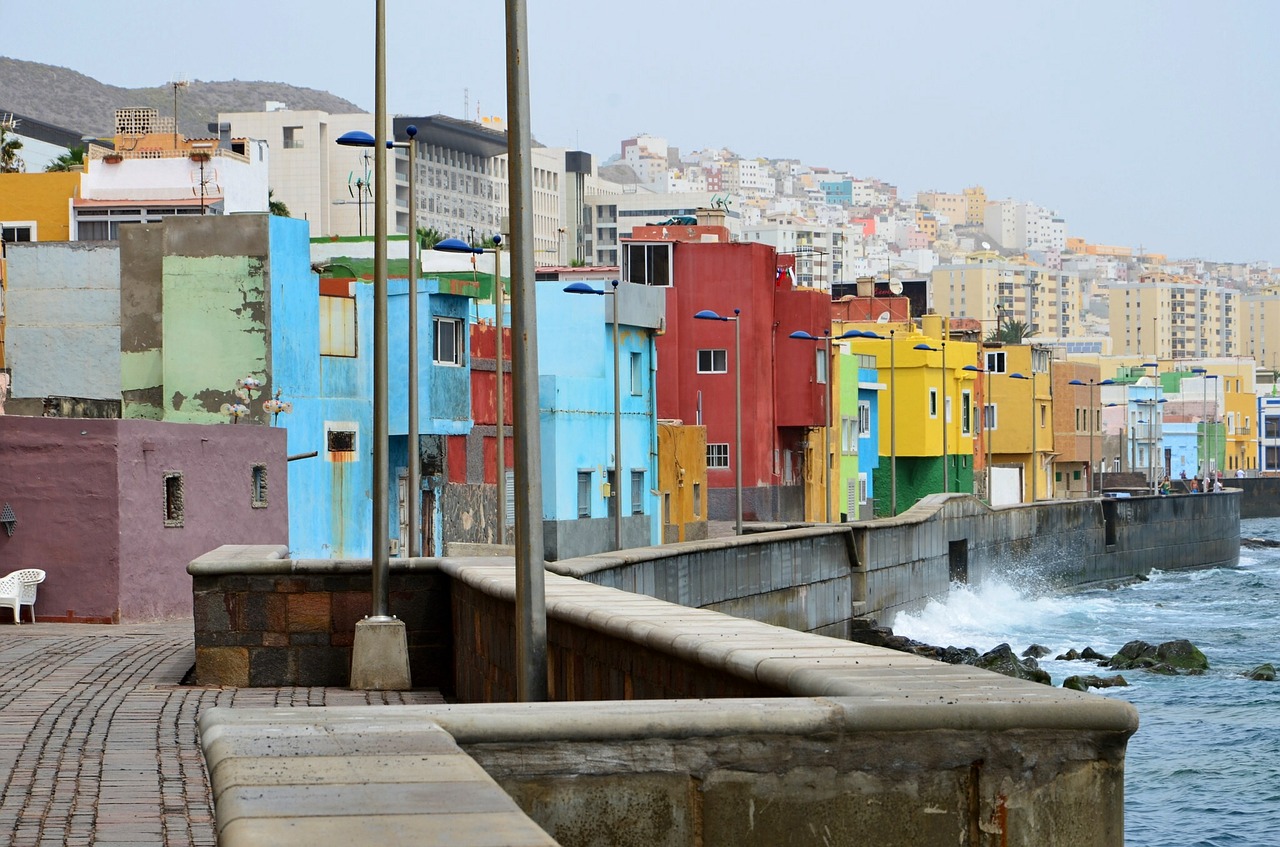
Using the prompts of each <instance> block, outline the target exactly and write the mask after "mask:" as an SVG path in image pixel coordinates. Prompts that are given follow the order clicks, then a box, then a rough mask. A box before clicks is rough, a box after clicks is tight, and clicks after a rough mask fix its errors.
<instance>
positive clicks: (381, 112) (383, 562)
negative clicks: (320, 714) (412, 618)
mask: <svg viewBox="0 0 1280 847" xmlns="http://www.w3.org/2000/svg"><path fill="white" fill-rule="evenodd" d="M376 18H377V20H376V24H375V25H376V27H377V30H378V35H377V49H376V51H375V52H376V53H377V58H376V61H375V64H376V71H375V74H374V77H375V81H374V92H373V100H374V106H373V112H374V115H373V123H374V127H373V166H374V173H376V174H377V175H378V178H377V179H376V180H375V181H374V191H373V207H374V210H375V211H374V223H373V615H372V617H373V619H374V620H375V621H382V620H390V617H389V615H388V586H387V579H388V577H389V575H390V572H391V563H390V562H389V561H388V558H387V557H388V556H389V555H390V547H391V539H390V527H389V526H388V524H387V516H388V514H389V510H388V508H387V505H388V504H387V500H388V497H389V495H390V492H389V491H388V489H387V417H388V413H387V180H386V179H385V176H386V167H387V127H386V121H387V4H386V0H377V11H376Z"/></svg>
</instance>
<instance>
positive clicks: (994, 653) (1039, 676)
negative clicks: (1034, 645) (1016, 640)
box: [973, 644, 1053, 685]
mask: <svg viewBox="0 0 1280 847" xmlns="http://www.w3.org/2000/svg"><path fill="white" fill-rule="evenodd" d="M973 664H974V666H975V667H979V668H983V669H985V670H989V671H995V672H996V673H1001V674H1004V675H1005V676H1011V677H1013V678H1014V679H1029V680H1031V681H1032V682H1039V683H1043V684H1044V685H1052V684H1053V681H1052V680H1051V679H1050V678H1049V674H1048V673H1047V672H1046V671H1043V670H1041V669H1040V666H1039V665H1037V664H1036V663H1035V660H1034V659H1027V660H1025V661H1022V660H1019V659H1018V657H1017V656H1016V655H1014V652H1013V648H1012V647H1010V646H1009V645H1008V644H1000V645H998V646H996V647H994V648H992V649H991V650H989V651H987V652H986V653H983V654H982V655H981V656H979V657H978V659H977V660H976V661H975V662H974V663H973Z"/></svg>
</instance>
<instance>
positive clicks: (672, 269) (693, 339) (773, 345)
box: [622, 223, 831, 520]
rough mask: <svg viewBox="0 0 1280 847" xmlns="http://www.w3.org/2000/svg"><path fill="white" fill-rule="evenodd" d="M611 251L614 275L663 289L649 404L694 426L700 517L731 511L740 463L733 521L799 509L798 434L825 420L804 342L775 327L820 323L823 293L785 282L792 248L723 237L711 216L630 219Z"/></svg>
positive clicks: (817, 329) (787, 515) (824, 320)
mask: <svg viewBox="0 0 1280 847" xmlns="http://www.w3.org/2000/svg"><path fill="white" fill-rule="evenodd" d="M623 256H624V263H623V267H622V275H623V278H624V279H626V280H629V281H631V282H636V283H639V284H643V285H647V286H652V287H654V288H658V289H661V290H662V292H663V293H664V294H665V296H666V328H665V332H664V333H663V334H662V335H661V336H660V337H659V338H658V343H657V354H658V359H659V361H660V362H661V363H662V365H661V367H660V368H659V370H658V410H657V411H658V416H659V417H661V418H664V419H680V420H683V421H685V422H692V423H694V424H695V425H697V424H700V425H705V426H706V429H707V484H708V486H709V487H710V490H709V492H708V493H709V495H710V496H709V498H708V514H709V515H710V517H711V518H712V519H715V520H733V519H734V518H735V515H736V502H737V476H738V473H739V472H740V473H741V479H742V501H743V509H742V511H743V518H744V519H745V520H801V519H803V518H804V516H805V502H804V484H803V480H804V479H805V475H806V467H808V466H809V465H810V464H812V458H811V457H812V453H811V451H810V448H809V447H808V444H807V442H808V441H809V440H810V439H809V431H810V430H811V429H812V428H814V427H822V426H824V425H825V423H826V421H827V419H828V410H827V399H826V398H827V386H826V384H825V383H820V382H818V381H817V378H816V377H817V374H816V372H815V371H816V367H817V365H816V361H817V359H816V356H817V355H819V354H818V353H817V352H815V349H814V345H812V344H801V343H798V342H796V341H792V340H790V339H789V338H788V337H787V336H788V335H789V334H790V333H791V332H792V331H794V330H805V331H807V332H810V333H813V334H820V333H821V328H823V327H827V326H829V325H830V302H831V300H830V296H829V295H828V294H827V292H825V291H817V290H813V289H805V288H798V287H796V286H795V285H794V284H793V282H792V278H791V274H789V273H788V268H789V267H791V262H792V257H789V256H785V255H779V254H778V253H777V252H776V250H775V249H774V248H772V247H770V246H768V245H765V244H758V243H744V242H730V241H729V232H728V230H727V229H726V228H725V227H723V226H719V225H716V224H714V223H709V224H705V225H696V226H694V225H679V226H646V227H637V228H636V229H635V230H633V233H632V239H631V240H630V241H626V242H624V244H623ZM699 313H704V314H706V313H714V314H715V315H716V316H717V318H720V319H715V320H704V319H700V318H699V317H697V315H698V314H699ZM721 319H723V320H721ZM739 374H740V376H741V395H740V400H739V395H738V393H737V388H736V386H737V385H738V384H739V382H738V376H739ZM739 413H740V420H741V441H742V454H741V455H738V451H737V448H736V446H735V444H736V442H737V433H738V425H737V421H738V420H739ZM819 455H820V454H819ZM819 461H821V459H819Z"/></svg>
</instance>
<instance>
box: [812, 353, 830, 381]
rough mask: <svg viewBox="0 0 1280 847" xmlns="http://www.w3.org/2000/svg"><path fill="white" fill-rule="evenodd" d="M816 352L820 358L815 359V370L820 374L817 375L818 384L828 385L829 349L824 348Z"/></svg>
mask: <svg viewBox="0 0 1280 847" xmlns="http://www.w3.org/2000/svg"><path fill="white" fill-rule="evenodd" d="M816 352H817V354H818V358H817V359H815V360H814V362H815V365H814V372H815V373H816V374H817V375H818V376H817V380H818V384H819V385H826V384H827V351H826V350H824V349H819V350H817V351H816Z"/></svg>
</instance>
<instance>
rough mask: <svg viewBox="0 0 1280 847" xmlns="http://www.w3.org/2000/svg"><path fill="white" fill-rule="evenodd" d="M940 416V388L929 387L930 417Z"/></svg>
mask: <svg viewBox="0 0 1280 847" xmlns="http://www.w3.org/2000/svg"><path fill="white" fill-rule="evenodd" d="M937 416H938V389H936V388H930V389H929V417H931V418H936V417H937Z"/></svg>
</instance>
